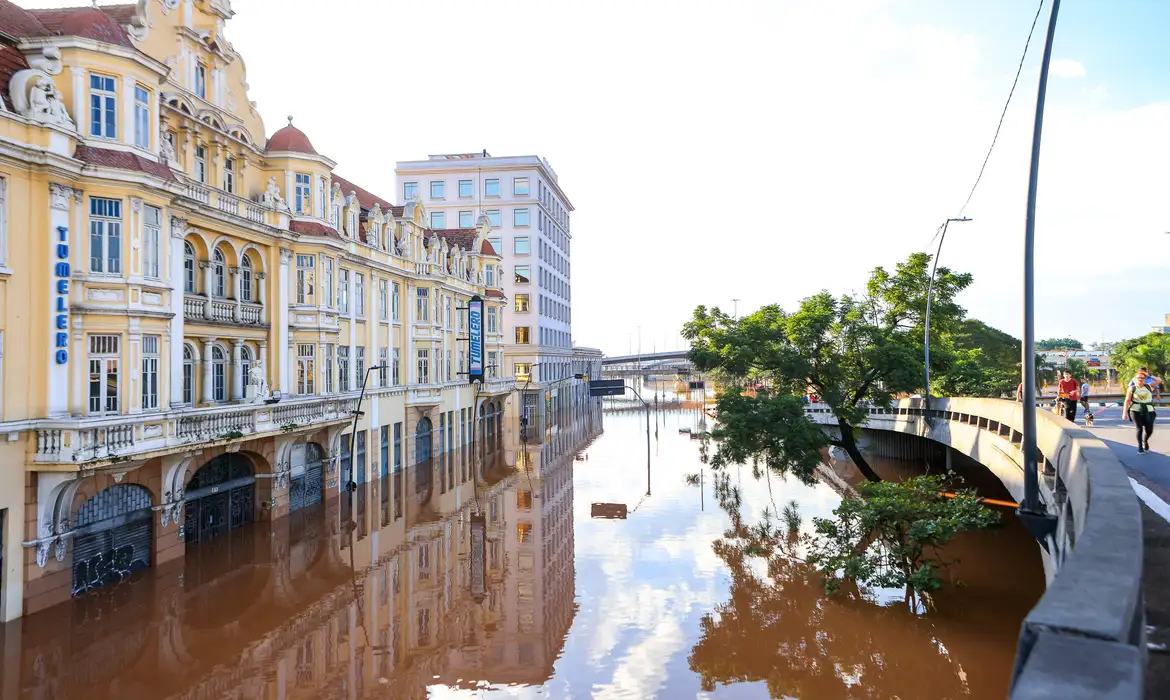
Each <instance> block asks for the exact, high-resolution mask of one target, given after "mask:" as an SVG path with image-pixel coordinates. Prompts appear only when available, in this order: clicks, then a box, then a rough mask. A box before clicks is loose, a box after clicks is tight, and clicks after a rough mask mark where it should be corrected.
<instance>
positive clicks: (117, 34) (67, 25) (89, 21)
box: [46, 7, 133, 47]
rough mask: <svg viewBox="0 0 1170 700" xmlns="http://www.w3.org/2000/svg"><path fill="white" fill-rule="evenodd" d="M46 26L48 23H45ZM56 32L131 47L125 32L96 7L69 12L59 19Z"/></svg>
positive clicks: (111, 18)
mask: <svg viewBox="0 0 1170 700" xmlns="http://www.w3.org/2000/svg"><path fill="white" fill-rule="evenodd" d="M47 25H48V22H46V26H47ZM57 31H58V33H60V34H61V35H62V36H80V37H85V38H87V39H94V40H97V41H104V42H106V43H109V44H118V45H120V46H126V47H133V44H131V43H130V39H129V38H128V37H127V36H126V32H125V30H123V29H122V27H121V26H120V25H119V24H118V22H117V21H115V20H114V18H113V17H110V16H109V15H107V14H106V13H105V12H102V11H101V10H99V9H98V8H96V7H82V8H78V9H76V10H71V11H69V12H68V14H66V15H65V16H64V17H62V18H61V24H60V25H59V26H58V27H57Z"/></svg>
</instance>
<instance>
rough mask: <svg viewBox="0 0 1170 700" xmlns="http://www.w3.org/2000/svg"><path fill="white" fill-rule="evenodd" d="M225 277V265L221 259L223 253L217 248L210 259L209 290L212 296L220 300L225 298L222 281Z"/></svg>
mask: <svg viewBox="0 0 1170 700" xmlns="http://www.w3.org/2000/svg"><path fill="white" fill-rule="evenodd" d="M226 277H227V263H226V262H224V259H223V251H221V250H220V249H219V248H216V249H215V253H214V254H212V257H211V289H212V295H214V296H217V297H219V298H220V299H222V298H224V296H226V295H225V294H224V279H225V278H226Z"/></svg>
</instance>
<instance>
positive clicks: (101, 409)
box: [89, 335, 121, 414]
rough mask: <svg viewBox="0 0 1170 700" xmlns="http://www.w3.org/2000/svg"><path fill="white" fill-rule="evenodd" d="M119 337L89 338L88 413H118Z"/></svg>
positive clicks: (93, 336)
mask: <svg viewBox="0 0 1170 700" xmlns="http://www.w3.org/2000/svg"><path fill="white" fill-rule="evenodd" d="M120 351H121V336H117V335H91V336H89V412H90V413H91V414H105V413H117V412H118V360H119V357H120Z"/></svg>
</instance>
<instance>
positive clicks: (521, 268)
mask: <svg viewBox="0 0 1170 700" xmlns="http://www.w3.org/2000/svg"><path fill="white" fill-rule="evenodd" d="M515 276H516V279H515V282H516V284H528V283H529V282H531V281H532V270H531V268H529V267H528V266H527V265H517V266H516V275H515Z"/></svg>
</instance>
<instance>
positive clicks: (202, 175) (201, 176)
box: [195, 146, 207, 184]
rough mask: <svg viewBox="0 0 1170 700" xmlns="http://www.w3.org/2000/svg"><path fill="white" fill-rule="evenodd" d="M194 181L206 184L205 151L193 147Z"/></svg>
mask: <svg viewBox="0 0 1170 700" xmlns="http://www.w3.org/2000/svg"><path fill="white" fill-rule="evenodd" d="M195 179H196V180H198V181H199V182H202V183H204V184H207V149H206V148H204V147H203V146H196V147H195Z"/></svg>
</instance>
